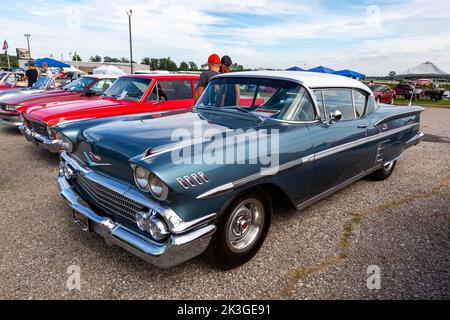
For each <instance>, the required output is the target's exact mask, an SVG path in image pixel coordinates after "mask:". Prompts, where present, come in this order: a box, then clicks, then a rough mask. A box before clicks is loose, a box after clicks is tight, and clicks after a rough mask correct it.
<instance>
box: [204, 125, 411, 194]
mask: <svg viewBox="0 0 450 320" xmlns="http://www.w3.org/2000/svg"><path fill="white" fill-rule="evenodd" d="M418 125H419V124H418V123H412V124H409V125H407V126H404V127H400V128H397V129H392V130H389V131H386V132H380V133H379V134H377V135H374V136H370V137H365V138H361V139H359V140H356V141H351V142H348V143H345V144H342V145H339V146H336V147H333V148H330V149H326V150H323V151H320V152H318V153H315V154H310V155H307V156H305V157H303V158H301V159H296V160H293V161H289V162H286V163H284V164H282V165H280V166H279V167H277V168H273V171H274V174H276V173H278V172H280V171H284V170H288V169H290V168H293V167H298V166H301V165H304V164H306V163H308V162H312V161H315V160H320V159H323V158H326V157H329V156H331V155H334V154H336V153H339V152H342V151H345V150H348V149H351V148H354V147H357V146H360V145H363V144H365V143H367V142H372V141H377V140H380V139H384V138H386V137H388V136H391V135H393V134H396V133H399V132H402V131H404V130H408V129H411V128H414V127H416V126H418ZM267 175H268V174H265V175H261V173H260V172H258V173H255V174H252V175H250V176H247V177H244V178H242V179H239V180H236V181H232V182H229V183H226V184H223V185H220V186H218V187H216V188H214V189H211V190H208V191H207V192H205V193H202V194H201V195H199V196H197V199H205V198H209V197H212V196H215V195H218V194H222V193H226V192H231V191H233V190H234V189H235V188H237V187H240V186H242V185H245V184H247V183H250V182H254V181H256V180H259V179H261V178H263V177H265V176H267Z"/></svg>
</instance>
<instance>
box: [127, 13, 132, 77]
mask: <svg viewBox="0 0 450 320" xmlns="http://www.w3.org/2000/svg"><path fill="white" fill-rule="evenodd" d="M126 13H127V16H128V31H129V33H130V66H131V74H133V45H132V41H131V16H132V15H133V10H130V11H126Z"/></svg>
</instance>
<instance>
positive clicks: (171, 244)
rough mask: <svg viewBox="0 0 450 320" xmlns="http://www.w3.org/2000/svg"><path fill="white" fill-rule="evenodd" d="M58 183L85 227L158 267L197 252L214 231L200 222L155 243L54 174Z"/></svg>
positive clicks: (202, 247)
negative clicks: (93, 205) (104, 212)
mask: <svg viewBox="0 0 450 320" xmlns="http://www.w3.org/2000/svg"><path fill="white" fill-rule="evenodd" d="M84 174H85V177H87V176H89V174H86V172H84ZM58 185H59V189H60V191H61V196H62V197H63V198H64V199H65V201H66V202H67V204H68V205H69V206H70V207H71V209H72V210H73V211H74V212H77V213H78V214H79V215H80V214H81V215H82V216H84V217H85V218H87V219H88V223H89V226H88V227H87V228H86V229H88V230H89V231H93V232H96V233H98V234H99V235H101V236H102V237H103V238H104V239H105V241H106V243H107V244H109V245H117V246H119V247H122V248H123V249H125V250H127V251H129V252H131V253H132V254H134V255H136V256H138V257H139V258H141V259H143V260H145V261H147V262H149V263H150V264H152V265H155V266H157V267H160V268H170V267H172V266H175V265H178V264H180V263H182V262H185V261H187V260H190V259H191V258H193V257H195V256H198V255H200V254H201V253H203V252H204V251H205V250H206V248H207V247H208V245H209V242H210V241H211V237H212V234H213V233H214V232H215V231H216V226H215V225H213V224H202V225H199V226H198V227H196V228H192V229H190V230H188V231H186V232H185V233H182V234H175V233H171V235H170V237H169V239H168V240H167V241H166V242H165V243H159V242H156V241H154V240H152V239H151V238H150V237H146V236H143V235H142V234H140V233H137V232H136V231H134V230H131V229H130V228H128V227H126V226H124V225H123V224H120V223H117V222H115V221H113V220H112V219H110V218H109V217H105V216H102V215H100V214H99V213H97V212H96V211H95V210H94V209H92V208H91V207H90V206H89V204H88V203H86V202H85V201H84V200H83V199H82V198H81V197H80V195H79V194H78V192H77V191H76V189H75V188H74V187H73V186H71V184H70V183H69V180H67V178H66V176H65V175H64V174H62V173H60V174H59V176H58ZM74 222H76V223H80V220H77V219H76V218H74ZM82 225H83V224H82Z"/></svg>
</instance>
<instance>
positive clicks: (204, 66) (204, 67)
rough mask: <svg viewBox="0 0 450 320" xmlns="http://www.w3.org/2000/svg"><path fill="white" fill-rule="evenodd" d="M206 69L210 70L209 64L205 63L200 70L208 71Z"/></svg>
mask: <svg viewBox="0 0 450 320" xmlns="http://www.w3.org/2000/svg"><path fill="white" fill-rule="evenodd" d="M206 69H208V64H207V63H204V64H202V65H201V66H200V70H206Z"/></svg>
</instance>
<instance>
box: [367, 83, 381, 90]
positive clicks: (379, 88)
mask: <svg viewBox="0 0 450 320" xmlns="http://www.w3.org/2000/svg"><path fill="white" fill-rule="evenodd" d="M369 88H370V90H372V91H381V90H383V86H380V85H378V84H372V85H370V86H369Z"/></svg>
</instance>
